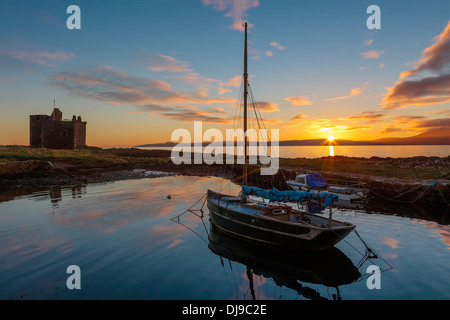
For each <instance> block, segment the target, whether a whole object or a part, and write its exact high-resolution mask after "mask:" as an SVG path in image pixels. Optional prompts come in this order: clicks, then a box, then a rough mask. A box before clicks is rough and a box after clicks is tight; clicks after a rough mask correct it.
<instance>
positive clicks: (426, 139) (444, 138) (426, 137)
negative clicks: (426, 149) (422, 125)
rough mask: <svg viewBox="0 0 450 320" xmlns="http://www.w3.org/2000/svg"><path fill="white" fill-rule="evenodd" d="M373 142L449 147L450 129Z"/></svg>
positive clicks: (438, 129) (439, 129)
mask: <svg viewBox="0 0 450 320" xmlns="http://www.w3.org/2000/svg"><path fill="white" fill-rule="evenodd" d="M373 142H375V143H377V144H390V145H393V144H394V145H412V144H416V145H427V144H428V145H449V144H450V128H437V129H432V130H429V131H427V132H424V133H421V134H419V135H417V136H413V137H406V138H382V139H376V140H373Z"/></svg>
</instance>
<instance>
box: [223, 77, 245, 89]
mask: <svg viewBox="0 0 450 320" xmlns="http://www.w3.org/2000/svg"><path fill="white" fill-rule="evenodd" d="M241 82H242V76H241V75H238V76H235V77H233V78H231V79H230V80H228V82H227V83H225V85H226V86H230V87H236V88H239V87H240V86H241Z"/></svg>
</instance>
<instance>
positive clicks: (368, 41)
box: [364, 39, 374, 46]
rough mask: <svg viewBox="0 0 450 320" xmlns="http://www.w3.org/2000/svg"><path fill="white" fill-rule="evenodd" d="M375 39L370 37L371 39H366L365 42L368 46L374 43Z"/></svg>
mask: <svg viewBox="0 0 450 320" xmlns="http://www.w3.org/2000/svg"><path fill="white" fill-rule="evenodd" d="M373 41H374V39H369V40H366V41H364V44H365V45H366V46H370V45H371V44H372V43H373Z"/></svg>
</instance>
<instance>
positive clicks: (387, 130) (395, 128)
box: [377, 127, 403, 134]
mask: <svg viewBox="0 0 450 320" xmlns="http://www.w3.org/2000/svg"><path fill="white" fill-rule="evenodd" d="M402 130H403V129H402V128H397V127H385V128H383V129H382V130H379V131H377V133H379V134H387V133H393V132H399V131H402Z"/></svg>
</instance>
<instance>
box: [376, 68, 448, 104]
mask: <svg viewBox="0 0 450 320" xmlns="http://www.w3.org/2000/svg"><path fill="white" fill-rule="evenodd" d="M387 90H388V92H387V94H386V95H385V96H384V98H383V100H382V102H381V105H382V108H383V109H397V108H405V107H410V106H425V105H431V104H440V103H446V102H450V74H444V75H438V76H427V77H424V78H422V79H419V80H402V81H398V82H397V83H396V84H395V86H393V87H391V88H387Z"/></svg>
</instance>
